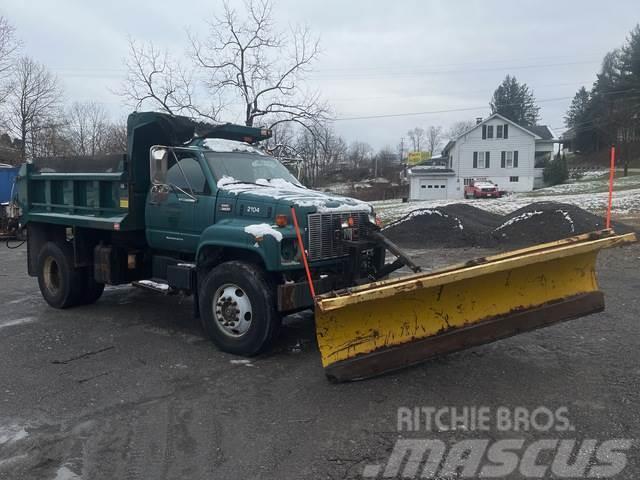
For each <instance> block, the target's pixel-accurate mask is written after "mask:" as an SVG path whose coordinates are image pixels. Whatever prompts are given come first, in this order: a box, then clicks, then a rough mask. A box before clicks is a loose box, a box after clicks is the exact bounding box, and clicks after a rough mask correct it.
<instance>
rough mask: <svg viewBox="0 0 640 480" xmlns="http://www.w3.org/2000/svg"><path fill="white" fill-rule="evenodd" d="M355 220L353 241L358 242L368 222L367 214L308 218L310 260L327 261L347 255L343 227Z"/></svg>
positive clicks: (327, 214)
mask: <svg viewBox="0 0 640 480" xmlns="http://www.w3.org/2000/svg"><path fill="white" fill-rule="evenodd" d="M349 217H351V218H353V240H358V238H359V237H360V232H361V228H362V226H363V225H364V224H365V222H366V221H367V213H366V212H339V213H312V214H310V215H309V216H308V225H309V247H308V249H309V260H310V261H315V260H326V259H328V258H336V257H341V256H343V255H347V253H348V252H347V251H346V249H345V248H344V244H343V242H342V229H341V225H342V223H343V222H346V221H347V220H348V219H349Z"/></svg>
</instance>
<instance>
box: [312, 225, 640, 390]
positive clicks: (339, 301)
mask: <svg viewBox="0 0 640 480" xmlns="http://www.w3.org/2000/svg"><path fill="white" fill-rule="evenodd" d="M635 240H636V238H635V235H634V234H627V235H614V234H613V233H611V232H610V231H600V232H594V233H591V234H586V235H580V236H576V237H571V238H568V239H564V240H560V241H557V242H552V243H547V244H541V245H536V246H534V247H529V248H525V249H521V250H514V251H511V252H506V253H503V254H499V255H494V256H491V257H486V258H481V259H477V260H475V261H471V262H467V263H465V264H462V265H454V266H451V267H447V268H444V269H441V270H438V271H435V272H430V273H421V274H416V275H410V276H407V277H402V278H397V279H391V280H386V281H382V282H376V283H371V284H368V285H362V286H359V287H355V288H352V289H350V290H348V291H343V292H333V293H331V294H325V295H321V296H319V297H317V298H316V308H315V316H316V336H317V339H318V346H319V348H320V353H321V356H322V364H323V366H324V368H325V373H326V375H327V377H329V379H331V380H335V381H349V380H359V379H363V378H367V377H371V376H375V375H379V374H382V373H385V372H388V371H392V370H396V369H399V368H403V367H406V366H409V365H414V364H416V363H419V362H422V361H424V360H427V359H429V358H433V357H435V356H438V355H442V354H446V353H450V352H454V351H458V350H463V349H465V348H469V347H473V346H476V345H481V344H484V343H489V342H492V341H495V340H499V339H501V338H506V337H509V336H512V335H516V334H518V333H522V332H526V331H530V330H535V329H537V328H541V327H545V326H548V325H551V324H554V323H558V322H562V321H565V320H570V319H573V318H578V317H581V316H584V315H588V314H590V313H595V312H599V311H602V310H603V309H604V296H603V294H602V292H600V291H599V290H598V283H597V279H596V272H595V262H596V257H597V254H598V252H599V251H600V250H601V249H602V248H607V247H611V246H614V245H620V244H623V243H628V242H633V241H635Z"/></svg>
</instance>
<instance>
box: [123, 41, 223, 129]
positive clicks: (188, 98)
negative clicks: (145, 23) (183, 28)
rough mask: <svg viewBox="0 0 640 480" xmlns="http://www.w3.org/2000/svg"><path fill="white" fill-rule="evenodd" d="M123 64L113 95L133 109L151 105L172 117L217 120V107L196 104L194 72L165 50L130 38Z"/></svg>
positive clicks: (215, 105)
mask: <svg viewBox="0 0 640 480" xmlns="http://www.w3.org/2000/svg"><path fill="white" fill-rule="evenodd" d="M125 64H126V67H127V76H126V78H125V79H124V81H123V82H122V84H121V85H120V88H119V89H118V90H116V91H115V92H114V93H116V94H117V95H119V96H120V97H122V98H123V99H124V100H125V102H127V104H129V105H130V106H131V107H133V108H134V109H135V110H138V109H139V108H141V107H143V106H145V105H151V106H153V107H154V108H155V109H158V110H160V111H163V112H165V113H169V114H171V115H187V116H190V117H202V118H207V119H209V120H213V121H216V120H217V115H218V112H219V109H220V105H219V104H217V103H212V104H211V105H209V106H202V105H199V104H198V103H197V102H196V100H195V94H194V92H195V89H196V85H195V81H194V78H193V71H192V70H190V69H188V68H185V67H184V66H183V65H181V64H180V63H179V62H177V61H175V60H174V59H173V58H172V57H171V55H170V54H169V52H168V51H167V50H163V49H161V48H158V47H156V46H155V45H154V44H153V43H151V42H148V43H142V44H139V43H136V42H135V41H134V40H133V39H131V38H130V39H129V57H128V58H127V59H126V61H125Z"/></svg>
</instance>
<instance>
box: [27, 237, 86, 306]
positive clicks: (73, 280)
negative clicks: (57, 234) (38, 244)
mask: <svg viewBox="0 0 640 480" xmlns="http://www.w3.org/2000/svg"><path fill="white" fill-rule="evenodd" d="M38 286H39V287H40V292H41V293H42V297H43V298H44V299H45V300H46V302H47V303H48V304H49V305H51V306H52V307H53V308H69V307H73V306H75V305H78V304H79V303H80V300H81V298H82V293H83V290H84V289H83V286H82V275H81V274H80V272H79V270H78V269H76V268H74V266H73V250H72V249H71V247H70V246H69V245H67V244H57V243H54V242H47V243H45V244H44V246H43V247H42V250H41V251H40V254H39V255H38Z"/></svg>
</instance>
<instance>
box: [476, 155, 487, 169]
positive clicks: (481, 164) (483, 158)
mask: <svg viewBox="0 0 640 480" xmlns="http://www.w3.org/2000/svg"><path fill="white" fill-rule="evenodd" d="M489 165H490V155H489V152H473V168H489Z"/></svg>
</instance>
